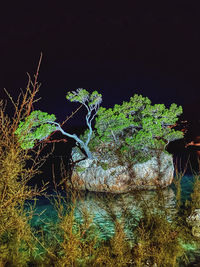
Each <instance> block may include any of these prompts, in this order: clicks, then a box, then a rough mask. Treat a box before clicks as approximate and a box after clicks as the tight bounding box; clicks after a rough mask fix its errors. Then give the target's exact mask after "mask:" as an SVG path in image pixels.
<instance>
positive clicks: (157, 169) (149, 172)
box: [71, 149, 174, 193]
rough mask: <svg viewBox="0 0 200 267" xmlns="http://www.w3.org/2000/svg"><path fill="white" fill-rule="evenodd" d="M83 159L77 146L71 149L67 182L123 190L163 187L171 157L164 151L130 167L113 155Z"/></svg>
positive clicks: (102, 189) (169, 173)
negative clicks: (71, 162)
mask: <svg viewBox="0 0 200 267" xmlns="http://www.w3.org/2000/svg"><path fill="white" fill-rule="evenodd" d="M84 158H85V156H84V155H83V154H82V155H81V153H80V152H79V151H78V150H77V149H73V151H72V160H73V161H74V162H76V164H75V168H74V169H73V172H72V177H71V181H72V183H73V185H74V186H75V187H77V188H78V189H80V190H89V191H95V192H111V193H126V192H129V191H132V190H136V189H144V190H151V189H156V188H158V187H161V188H164V187H166V186H168V185H170V184H171V182H172V180H173V174H174V166H173V158H172V155H169V154H167V153H164V152H161V153H159V154H158V155H156V156H154V157H152V158H151V160H148V161H146V162H144V163H137V164H134V165H131V166H130V165H128V164H127V165H126V164H124V165H123V166H122V165H120V164H119V163H118V161H117V159H114V158H112V159H110V160H109V159H102V158H101V159H99V158H98V157H97V158H96V159H88V158H86V159H84ZM81 159H83V160H81Z"/></svg>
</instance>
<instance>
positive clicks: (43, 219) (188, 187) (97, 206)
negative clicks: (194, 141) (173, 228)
mask: <svg viewBox="0 0 200 267" xmlns="http://www.w3.org/2000/svg"><path fill="white" fill-rule="evenodd" d="M193 182H194V178H193V176H192V175H185V176H184V177H183V178H182V180H181V189H182V200H183V201H185V200H186V199H190V194H191V193H192V190H193ZM163 193H164V197H165V205H166V207H167V208H171V210H172V211H173V207H174V205H175V187H174V185H171V186H169V187H168V188H167V189H164V190H163ZM155 195H156V194H155V191H144V192H142V193H141V194H139V200H138V196H137V199H136V195H135V194H134V193H128V194H106V193H99V194H97V193H91V192H87V193H84V194H83V195H82V197H81V198H78V199H77V201H76V209H75V218H76V221H77V222H79V223H81V222H82V221H83V215H82V214H83V212H82V211H83V210H84V209H86V210H87V211H88V212H89V214H90V215H91V216H92V219H93V223H94V224H95V226H96V227H97V230H98V234H99V237H100V238H101V239H104V240H106V239H108V238H110V237H112V236H113V235H114V223H113V218H118V219H119V220H120V221H122V222H123V223H124V226H125V232H126V234H127V239H128V240H130V241H134V235H133V229H134V228H135V227H136V226H137V224H138V222H139V219H140V218H141V214H142V213H141V203H142V201H144V202H146V203H148V205H150V203H151V200H153V199H154V197H155ZM53 196H55V195H53ZM53 196H52V197H50V199H51V200H52V199H53ZM141 200H142V201H141ZM65 205H66V209H67V206H68V205H69V206H70V200H66V203H65ZM169 219H170V218H169ZM57 220H58V217H57V212H56V210H55V208H54V206H53V204H52V203H50V201H49V200H48V199H46V198H39V199H38V201H37V205H36V209H35V216H34V217H33V219H32V222H31V224H32V226H33V227H35V228H36V229H43V231H44V232H45V231H46V233H48V231H49V225H52V223H56V221H57ZM188 251H189V256H190V261H191V262H192V263H190V264H193V265H184V266H200V265H195V264H198V263H200V256H199V251H194V247H190V248H189V247H188Z"/></svg>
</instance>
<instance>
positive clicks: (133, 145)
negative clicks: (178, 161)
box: [94, 94, 183, 159]
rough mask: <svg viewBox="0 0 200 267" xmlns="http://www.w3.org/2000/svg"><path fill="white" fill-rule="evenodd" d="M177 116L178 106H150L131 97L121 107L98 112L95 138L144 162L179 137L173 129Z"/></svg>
mask: <svg viewBox="0 0 200 267" xmlns="http://www.w3.org/2000/svg"><path fill="white" fill-rule="evenodd" d="M181 113H182V107H181V106H179V107H178V106H177V105H176V104H172V105H171V106H170V107H169V108H166V107H165V105H164V104H155V105H151V101H150V100H149V99H148V98H147V97H143V96H141V95H137V94H135V95H134V96H133V97H131V98H130V101H129V102H123V103H122V105H115V106H114V107H113V108H109V109H106V108H103V107H101V108H100V109H99V112H98V114H97V117H96V124H95V128H96V138H98V139H99V140H101V141H102V142H103V143H104V144H105V143H107V144H114V146H115V148H116V150H117V149H118V150H119V149H121V151H123V154H124V153H126V152H128V153H130V152H131V155H132V157H135V158H137V157H136V156H137V155H140V156H141V155H143V159H144V158H145V155H146V156H150V152H152V151H155V150H158V149H159V150H163V151H164V150H165V148H166V146H167V144H168V143H169V142H171V141H174V140H177V139H180V138H182V137H183V132H182V131H176V130H175V129H173V126H174V125H175V124H176V122H177V120H178V116H179V115H180V114H181ZM94 141H95V140H94Z"/></svg>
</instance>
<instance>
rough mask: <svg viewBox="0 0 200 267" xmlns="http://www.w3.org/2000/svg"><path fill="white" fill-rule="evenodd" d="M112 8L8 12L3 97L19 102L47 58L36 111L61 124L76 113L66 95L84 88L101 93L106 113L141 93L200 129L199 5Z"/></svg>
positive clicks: (1, 49) (2, 25)
mask: <svg viewBox="0 0 200 267" xmlns="http://www.w3.org/2000/svg"><path fill="white" fill-rule="evenodd" d="M107 2H109V3H110V4H108V3H106V4H104V2H103V1H93V4H91V5H88V6H87V5H86V2H85V1H81V4H80V3H79V2H77V1H76V2H75V1H70V2H69V1H63V2H60V1H54V2H51V1H40V3H39V4H37V3H36V2H32V3H31V2H30V1H26V2H24V3H23V1H22V2H20V5H19V1H15V3H12V5H11V4H10V3H9V5H8V6H5V4H4V5H2V7H1V11H0V12H1V14H0V96H1V97H2V98H5V97H6V96H5V93H4V90H3V88H6V89H7V90H8V91H9V92H10V93H11V95H13V96H17V94H18V92H19V91H18V90H19V88H23V87H25V85H26V82H27V76H26V72H29V73H30V74H31V75H33V73H34V72H35V70H36V67H37V63H38V60H39V56H40V52H42V53H43V60H42V65H41V69H40V76H39V81H40V82H41V84H42V86H41V89H40V96H41V97H42V99H41V101H40V102H39V103H38V105H37V106H36V108H38V109H39V108H40V109H41V110H43V111H47V112H49V113H54V114H56V116H57V117H58V120H63V119H64V118H65V116H66V115H69V114H70V113H71V111H72V109H75V108H76V107H77V106H76V105H74V104H73V105H71V104H70V103H68V102H67V101H66V99H65V95H66V92H67V91H68V90H75V89H76V88H78V87H83V88H86V89H89V90H94V89H97V90H98V91H99V92H101V93H102V94H103V103H102V105H104V106H107V107H108V106H112V105H113V104H115V103H120V102H122V100H128V99H129V98H130V97H131V96H132V95H133V94H134V93H139V94H142V95H144V96H148V97H149V98H150V99H151V100H152V102H153V103H165V104H166V105H169V104H170V103H173V102H175V103H177V104H179V105H182V106H183V110H184V114H185V117H186V118H188V119H189V120H195V121H198V119H199V103H200V90H199V87H200V83H199V80H200V79H199V78H200V52H199V51H200V30H199V29H200V27H199V26H200V15H199V14H200V10H199V6H198V5H197V4H195V2H193V1H185V2H184V1H173V4H169V3H168V1H165V2H164V1H160V2H161V3H160V4H154V5H153V4H152V1H146V2H144V1H131V2H129V4H128V2H125V1H121V2H120V3H119V4H117V1H115V2H113V3H114V4H111V3H112V2H110V1H107ZM124 2H125V3H124ZM130 3H131V4H130ZM79 119H80V117H77V118H76V120H77V121H78V120H79Z"/></svg>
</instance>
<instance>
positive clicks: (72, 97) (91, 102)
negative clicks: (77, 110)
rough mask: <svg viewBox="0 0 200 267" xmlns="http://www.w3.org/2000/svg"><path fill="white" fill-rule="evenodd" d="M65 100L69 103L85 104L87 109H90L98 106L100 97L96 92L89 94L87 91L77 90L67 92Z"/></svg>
mask: <svg viewBox="0 0 200 267" xmlns="http://www.w3.org/2000/svg"><path fill="white" fill-rule="evenodd" d="M66 98H67V100H69V101H71V102H79V103H81V104H83V105H85V104H86V103H87V105H88V107H90V109H91V108H93V107H95V106H97V105H99V104H100V102H101V100H102V95H101V94H99V93H98V92H97V91H93V92H92V93H91V94H90V93H89V92H88V91H87V90H85V89H82V88H79V89H77V90H76V91H72V92H68V94H67V95H66Z"/></svg>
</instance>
